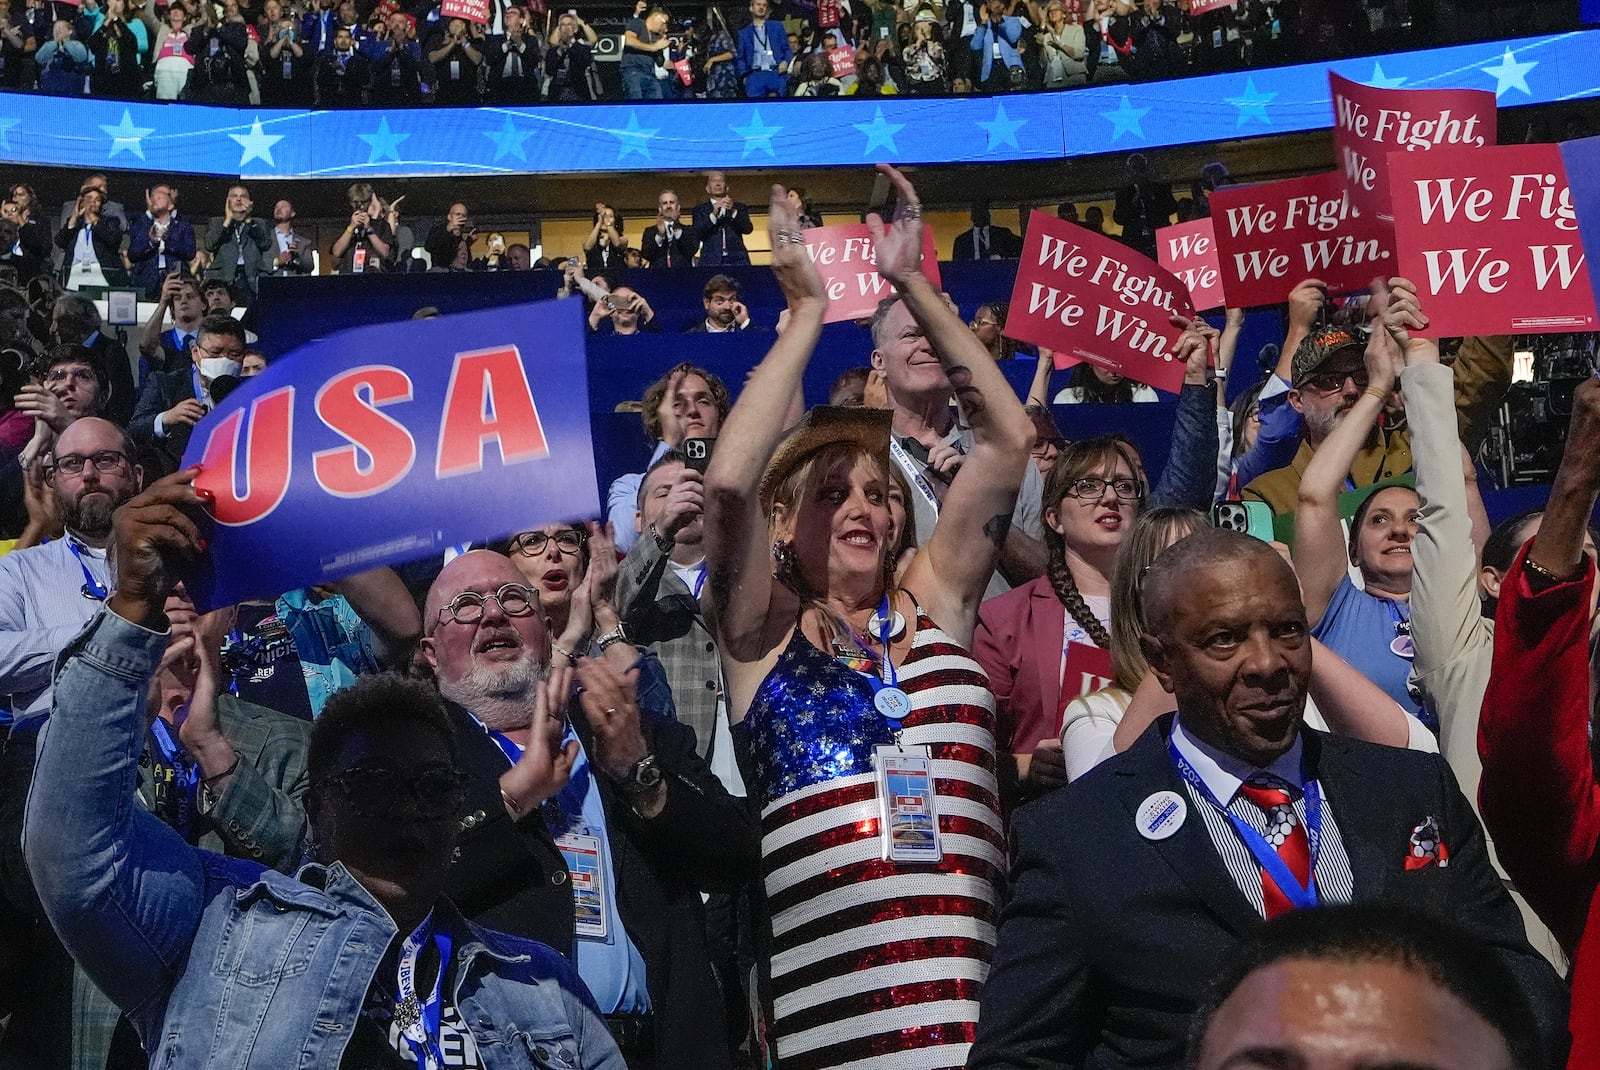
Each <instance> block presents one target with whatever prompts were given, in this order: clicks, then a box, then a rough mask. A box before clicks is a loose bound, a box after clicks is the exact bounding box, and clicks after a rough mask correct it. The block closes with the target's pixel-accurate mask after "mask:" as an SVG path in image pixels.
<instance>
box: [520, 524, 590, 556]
mask: <svg viewBox="0 0 1600 1070" xmlns="http://www.w3.org/2000/svg"><path fill="white" fill-rule="evenodd" d="M551 539H554V540H555V541H556V549H558V550H560V551H561V552H562V553H564V554H575V553H577V552H578V551H579V550H582V549H583V544H584V543H586V542H588V541H589V537H588V536H587V535H585V534H584V533H583V532H581V531H579V530H577V529H576V528H567V529H565V530H564V531H558V532H556V533H555V534H554V535H546V534H545V533H544V532H542V531H524V532H523V533H522V534H521V535H518V536H517V537H516V538H514V539H512V540H511V548H512V549H513V550H515V551H516V552H517V553H519V554H521V555H522V556H523V557H538V556H539V555H540V554H542V553H544V551H545V547H547V546H549V545H550V540H551Z"/></svg>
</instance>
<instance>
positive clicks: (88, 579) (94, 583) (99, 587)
mask: <svg viewBox="0 0 1600 1070" xmlns="http://www.w3.org/2000/svg"><path fill="white" fill-rule="evenodd" d="M67 549H69V550H71V551H72V556H73V557H76V558H77V559H78V567H79V568H81V569H83V590H82V591H81V592H80V593H82V595H83V597H85V598H92V599H94V600H95V601H96V602H104V601H105V600H106V596H107V595H108V594H110V593H111V592H110V591H108V590H107V589H106V585H105V584H103V583H101V582H100V581H99V580H97V579H95V578H94V577H93V576H92V575H90V574H89V566H88V564H87V563H85V561H84V560H83V551H82V550H80V549H78V544H77V543H76V542H75V541H73V540H72V539H70V538H69V539H67Z"/></svg>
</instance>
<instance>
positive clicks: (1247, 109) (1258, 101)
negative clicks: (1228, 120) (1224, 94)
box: [1227, 78, 1278, 126]
mask: <svg viewBox="0 0 1600 1070" xmlns="http://www.w3.org/2000/svg"><path fill="white" fill-rule="evenodd" d="M1277 96H1278V94H1276V93H1262V92H1259V91H1258V90H1257V89H1256V80H1255V79H1254V78H1246V79H1245V80H1244V96H1242V97H1228V98H1227V101H1228V103H1229V104H1232V105H1233V106H1234V107H1236V108H1238V109H1239V123H1238V125H1239V126H1243V125H1244V124H1245V123H1247V122H1249V121H1250V120H1252V119H1259V120H1261V124H1262V125H1263V126H1271V125H1272V120H1271V119H1269V118H1267V105H1268V104H1271V103H1272V102H1273V101H1274V100H1276V99H1277Z"/></svg>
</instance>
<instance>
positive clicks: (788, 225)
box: [767, 185, 828, 308]
mask: <svg viewBox="0 0 1600 1070" xmlns="http://www.w3.org/2000/svg"><path fill="white" fill-rule="evenodd" d="M767 235H768V237H769V238H770V239H771V242H772V273H773V275H775V276H776V277H777V279H778V287H779V289H781V290H782V291H783V296H784V298H785V299H786V300H787V301H788V302H789V307H790V308H797V307H799V306H800V305H802V304H815V305H817V306H818V307H821V308H826V307H827V304H828V295H827V291H825V290H824V289H823V286H822V276H821V275H819V274H818V273H817V265H816V264H815V263H813V262H812V260H811V254H810V253H809V252H807V251H806V239H805V235H803V234H802V233H801V232H800V216H799V213H798V212H796V211H795V207H794V205H792V204H790V203H789V191H788V190H786V189H784V188H783V187H782V186H776V185H775V186H773V187H772V200H771V201H770V202H769V204H768V207H767Z"/></svg>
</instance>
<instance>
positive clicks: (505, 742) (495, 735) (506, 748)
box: [467, 710, 524, 765]
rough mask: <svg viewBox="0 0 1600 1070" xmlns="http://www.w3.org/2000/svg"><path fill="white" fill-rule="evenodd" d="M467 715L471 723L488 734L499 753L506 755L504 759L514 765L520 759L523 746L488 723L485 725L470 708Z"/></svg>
mask: <svg viewBox="0 0 1600 1070" xmlns="http://www.w3.org/2000/svg"><path fill="white" fill-rule="evenodd" d="M467 716H468V717H471V718H472V723H473V724H475V725H477V726H478V727H479V728H481V729H483V734H484V735H486V736H488V737H489V738H490V739H491V740H493V741H494V745H495V746H496V747H499V748H500V753H501V754H504V755H505V756H506V761H508V762H510V763H511V764H512V765H516V764H517V761H518V759H520V758H521V757H522V751H523V749H524V748H522V747H520V746H518V745H517V744H516V743H515V742H513V741H512V740H510V739H508V738H507V737H506V736H504V735H502V734H501V733H499V732H496V731H495V730H494V729H492V728H490V727H489V726H488V725H486V724H484V723H483V722H482V721H480V720H478V715H477V714H475V713H473V712H471V711H470V710H469V711H468V712H467Z"/></svg>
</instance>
